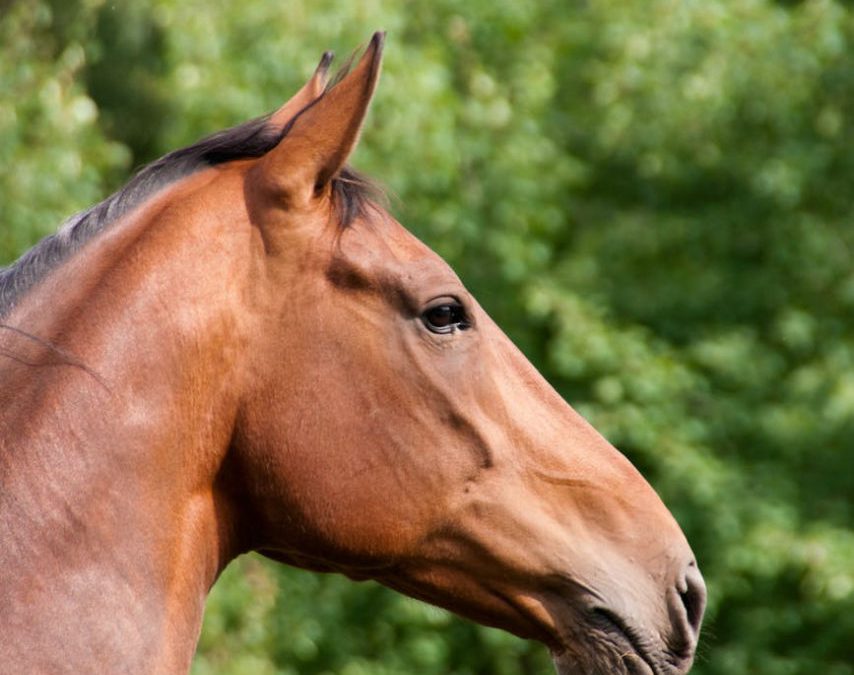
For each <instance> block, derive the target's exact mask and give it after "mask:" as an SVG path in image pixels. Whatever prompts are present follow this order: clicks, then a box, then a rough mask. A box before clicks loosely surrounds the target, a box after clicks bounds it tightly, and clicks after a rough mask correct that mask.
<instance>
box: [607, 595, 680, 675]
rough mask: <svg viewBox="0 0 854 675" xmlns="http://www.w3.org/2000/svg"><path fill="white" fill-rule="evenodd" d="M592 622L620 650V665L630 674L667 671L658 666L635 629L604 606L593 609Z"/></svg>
mask: <svg viewBox="0 0 854 675" xmlns="http://www.w3.org/2000/svg"><path fill="white" fill-rule="evenodd" d="M593 617H594V624H595V625H596V627H597V628H598V629H599V630H601V631H603V632H604V633H605V634H606V635H607V636H608V639H609V641H612V642H615V643H616V644H615V646H617V647H618V648H619V650H620V654H619V658H620V661H621V662H622V663H621V665H622V666H623V667H624V668H625V671H626V672H627V673H629V674H630V675H665V673H669V671H665V670H664V669H662V668H660V667H659V666H658V665H657V664H656V663H655V661H654V660H653V659H652V657H651V656H650V653H649V649H648V648H647V647H646V646H645V645H644V642H645V641H644V640H643V639H642V638H641V637H640V635H639V634H638V632H637V631H636V630H633V629H632V628H631V626H629V625H628V624H627V623H626V622H625V621H623V619H622V618H621V617H620V616H619V615H618V614H615V613H614V612H612V611H611V610H609V609H605V608H604V607H597V608H596V609H594V610H593Z"/></svg>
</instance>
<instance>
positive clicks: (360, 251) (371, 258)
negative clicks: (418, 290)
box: [334, 208, 462, 289]
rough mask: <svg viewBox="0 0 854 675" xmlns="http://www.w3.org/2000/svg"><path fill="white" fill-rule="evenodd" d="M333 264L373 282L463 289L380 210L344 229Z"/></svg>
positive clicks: (421, 245)
mask: <svg viewBox="0 0 854 675" xmlns="http://www.w3.org/2000/svg"><path fill="white" fill-rule="evenodd" d="M334 264H337V265H341V266H343V267H346V268H350V269H353V270H354V271H355V270H358V271H359V274H360V276H364V277H370V278H372V279H373V280H374V281H376V282H382V281H384V280H385V281H391V280H394V281H396V282H407V283H413V284H419V283H423V284H430V285H434V284H441V285H443V286H449V287H459V288H460V289H462V282H461V281H460V279H459V277H458V276H457V275H456V273H455V272H454V271H453V270H452V269H451V267H450V266H449V265H448V264H447V263H446V262H445V261H444V260H442V258H441V257H440V256H439V255H438V254H437V253H435V252H434V251H433V250H432V249H430V248H429V247H428V246H427V245H426V244H424V243H423V242H422V241H420V240H419V239H418V238H417V237H416V236H415V235H413V234H412V233H411V232H409V231H408V230H407V229H406V228H405V227H403V225H401V224H400V223H399V222H398V221H397V220H395V219H394V217H392V216H391V215H390V214H389V213H388V212H386V211H385V210H384V209H381V208H371V209H369V210H368V212H367V213H366V214H365V215H364V216H362V217H359V218H357V219H355V220H354V221H353V223H352V224H351V225H350V226H349V227H347V228H346V229H344V230H343V231H342V232H341V233H340V235H339V240H338V245H337V246H336V252H335V255H334Z"/></svg>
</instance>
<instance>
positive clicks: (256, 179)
mask: <svg viewBox="0 0 854 675" xmlns="http://www.w3.org/2000/svg"><path fill="white" fill-rule="evenodd" d="M383 41H384V34H382V33H377V34H375V35H374V36H373V38H372V40H371V41H370V43H369V46H368V47H367V48H366V50H365V51H364V53H363V55H362V56H361V57H360V58H359V59H358V61H357V62H356V64H355V65H352V67H349V68H345V71H344V75H343V76H341V77H338V78H333V79H332V83H331V84H330V78H329V64H330V61H331V54H330V53H326V54H324V55H323V58H322V59H321V61H320V64H319V66H318V67H317V69H316V71H315V72H314V74H313V76H312V77H311V78H310V79H309V80H308V82H307V83H306V84H305V85H304V86H303V87H302V89H300V90H299V91H298V92H297V94H296V95H295V96H294V97H293V98H292V99H291V100H289V101H288V102H287V103H285V104H284V105H283V106H282V107H281V108H279V109H278V110H276V111H275V112H274V113H272V114H269V115H267V116H265V117H262V118H259V119H256V120H253V121H251V122H247V123H245V124H243V125H241V126H238V127H235V128H233V129H230V130H226V131H223V132H220V133H217V134H215V135H213V136H211V137H208V138H206V139H204V140H202V141H200V142H198V143H196V144H194V145H191V146H189V147H187V148H184V149H181V150H177V151H175V152H172V153H170V154H168V155H166V156H165V157H163V158H162V159H160V160H158V161H156V162H154V163H153V164H151V165H149V166H147V167H145V168H144V169H143V170H141V171H140V172H139V173H138V174H137V175H136V176H135V177H134V178H133V179H131V181H130V182H129V183H128V184H127V185H126V186H125V187H123V188H122V189H120V190H119V191H118V192H117V193H115V194H114V195H112V196H111V197H109V198H107V199H106V200H104V201H103V202H101V203H99V204H97V205H95V206H94V207H92V208H90V209H89V210H87V211H85V212H82V213H80V214H78V215H76V216H73V217H72V218H71V219H69V220H68V221H66V223H65V224H63V225H62V226H61V227H60V229H59V230H58V231H57V232H56V233H55V234H53V235H51V236H49V237H47V238H46V239H44V240H43V241H42V242H40V243H39V244H37V245H36V246H35V247H34V248H33V249H32V250H30V251H29V252H28V253H26V254H25V255H24V256H23V257H22V258H20V259H19V260H18V261H17V262H16V263H14V264H12V265H11V266H9V267H8V268H6V269H4V270H2V274H0V383H2V384H0V663H2V669H3V670H4V671H5V672H15V673H24V672H28V673H29V672H39V673H41V672H44V673H80V672H126V673H140V672H146V673H178V672H186V671H187V670H188V668H189V666H190V663H191V660H192V657H193V653H194V650H195V645H196V642H197V639H198V635H199V631H200V626H201V622H202V615H203V612H204V605H205V598H206V596H207V594H208V592H209V590H210V588H211V587H212V585H213V584H214V582H215V581H216V579H217V577H218V575H219V574H220V573H221V572H222V570H223V569H224V568H225V566H226V565H228V563H229V561H231V560H233V559H234V558H235V557H237V556H239V555H241V554H243V553H246V552H249V551H257V552H260V553H261V554H263V555H264V556H267V557H269V558H271V559H274V560H276V561H280V562H282V563H286V564H289V565H295V566H298V567H301V568H306V569H309V570H316V571H321V572H338V573H342V574H344V575H347V576H349V577H351V578H353V579H356V580H361V579H374V580H377V581H378V582H379V583H381V584H384V585H386V586H388V587H390V588H392V589H396V590H397V591H400V592H402V593H404V594H407V595H409V596H412V597H414V598H418V599H420V600H423V601H426V602H428V603H433V604H435V605H438V606H441V607H444V608H447V609H449V610H450V611H452V612H455V613H457V614H459V615H461V616H463V617H467V618H469V619H471V620H474V621H476V622H480V623H482V624H486V625H490V626H496V627H499V628H503V629H505V630H507V631H509V632H511V633H514V634H516V635H518V636H521V637H523V638H529V639H533V640H537V641H539V642H541V643H543V644H544V645H545V646H546V647H547V648H548V649H549V650H551V654H552V656H553V660H554V663H555V666H556V669H557V672H558V673H560V674H561V675H569V674H570V673H572V674H576V673H647V674H655V675H675V674H677V673H685V672H687V671H688V670H689V668H690V667H691V663H692V660H693V657H694V652H695V648H696V644H697V640H698V635H699V630H700V625H701V620H702V615H703V611H704V605H705V597H706V592H705V586H704V582H703V578H702V575H701V574H700V571H699V568H698V565H697V562H696V560H695V557H694V555H693V553H692V551H691V548H690V546H689V544H688V542H687V540H686V538H685V536H684V534H683V533H682V531H681V529H680V528H679V525H678V524H677V523H676V521H675V519H674V518H673V516H672V515H671V513H670V512H669V511H668V510H667V508H666V507H665V506H664V504H663V502H662V501H661V499H660V498H659V497H658V495H657V494H656V492H655V491H654V490H653V488H652V487H651V486H650V485H649V484H648V483H647V482H646V481H645V480H644V478H643V477H642V476H641V475H640V473H639V472H638V471H637V470H636V469H635V468H634V466H633V465H632V464H631V463H630V462H629V461H628V460H627V459H626V458H625V457H624V456H623V455H621V454H620V453H619V452H618V451H617V450H616V449H615V448H614V447H613V446H612V445H610V444H609V443H608V442H607V441H606V440H605V439H604V438H603V437H602V436H601V435H600V434H599V433H598V432H597V431H595V430H594V429H593V428H592V427H591V426H590V425H589V424H588V423H587V422H586V421H585V420H584V419H582V417H581V416H580V415H579V414H577V413H576V412H575V411H574V410H573V409H572V408H571V407H570V406H569V405H568V404H567V403H566V402H565V401H564V400H563V399H562V398H561V397H560V395H558V393H557V392H556V391H555V390H554V389H553V388H552V387H551V386H550V385H549V384H548V383H547V382H546V380H545V379H544V378H543V377H542V376H541V375H540V374H539V373H538V372H537V371H536V370H535V368H534V367H533V366H532V365H531V364H530V363H529V362H528V360H527V359H526V358H525V356H524V355H523V354H522V353H521V352H520V351H519V350H518V349H517V348H516V347H515V346H514V345H513V343H512V342H511V341H510V339H509V338H508V337H506V336H505V334H504V333H503V332H502V331H501V330H500V329H499V328H498V326H497V325H496V324H495V323H494V322H493V321H492V320H491V319H490V317H489V316H488V315H487V314H486V312H485V311H484V310H483V309H482V308H481V307H480V305H478V303H477V302H476V301H475V299H474V298H473V297H472V296H471V295H470V294H469V292H468V291H467V290H466V289H465V287H464V286H463V284H462V283H461V281H460V279H459V278H458V277H457V275H456V274H455V273H454V272H453V271H452V270H451V268H450V267H449V266H448V265H447V264H446V263H445V262H444V261H443V260H442V259H441V258H440V257H439V256H438V255H436V254H435V253H434V252H433V251H431V250H430V249H429V248H428V247H427V246H426V245H424V244H423V243H421V242H420V241H419V240H418V239H416V238H415V236H413V235H412V234H410V233H409V232H408V231H407V230H406V229H404V227H403V226H402V225H401V224H400V223H398V222H397V221H396V220H395V219H394V218H393V217H392V216H391V215H390V213H389V212H388V210H387V208H386V206H384V202H383V200H382V199H381V198H380V197H379V196H378V195H377V194H376V192H375V191H374V190H373V189H372V187H371V186H372V183H371V182H370V181H369V180H368V179H366V178H364V177H363V176H362V175H361V174H359V173H357V172H356V171H355V170H353V169H351V168H350V167H349V165H348V164H347V160H348V157H349V156H350V154H351V153H352V151H353V149H354V147H355V146H356V143H357V141H358V138H359V136H360V131H361V129H362V125H363V121H364V119H365V116H366V112H367V110H368V106H369V103H370V101H371V99H372V97H373V94H374V90H375V87H376V84H377V81H378V77H379V72H380V63H381V58H382V48H383Z"/></svg>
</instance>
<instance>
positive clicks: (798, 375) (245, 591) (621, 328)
mask: <svg viewBox="0 0 854 675" xmlns="http://www.w3.org/2000/svg"><path fill="white" fill-rule="evenodd" d="M378 28H384V29H386V30H387V31H388V33H389V36H388V42H387V48H386V59H385V69H384V73H383V78H382V81H381V84H380V88H379V91H378V95H377V97H376V99H375V103H374V106H373V109H372V112H371V114H370V117H369V120H368V124H367V128H366V130H365V133H364V136H363V140H362V145H361V147H360V149H359V151H358V152H357V154H356V156H355V159H354V164H355V166H356V167H357V168H360V169H362V170H364V171H366V172H368V173H370V174H372V175H373V176H375V177H377V178H379V179H380V180H382V181H384V182H385V183H386V185H387V186H388V188H389V191H390V193H391V194H392V195H394V197H393V202H392V209H393V211H394V212H395V214H396V215H397V216H398V218H399V219H400V220H401V221H402V222H403V223H404V224H406V225H407V226H408V227H409V228H410V229H412V230H413V231H414V232H415V233H416V234H417V235H418V236H420V237H421V238H422V239H424V240H425V241H426V242H427V243H428V244H429V245H430V246H432V247H433V248H434V249H436V250H437V251H438V252H439V253H441V254H442V255H443V256H444V257H445V258H447V259H448V261H449V262H450V263H451V264H452V265H453V266H454V268H455V269H456V270H457V271H458V272H459V273H460V275H461V277H462V278H463V280H464V281H465V282H466V283H467V285H468V286H469V288H470V289H471V290H472V291H473V292H474V294H475V295H476V296H477V297H478V298H479V299H480V300H481V302H482V304H483V305H484V306H485V307H486V309H487V310H488V311H489V312H490V313H491V314H492V315H493V316H494V317H495V318H496V319H497V321H498V323H499V324H500V325H502V326H503V327H504V329H505V330H506V331H507V332H508V333H509V335H510V336H511V337H512V338H513V340H515V341H516V343H517V344H518V345H520V347H521V348H522V349H523V350H524V351H525V353H526V354H527V355H528V356H529V357H530V358H531V359H532V360H533V361H534V363H535V364H536V365H537V366H538V367H539V368H540V369H541V370H542V371H543V372H544V374H545V375H546V377H547V378H548V379H549V380H550V381H551V382H552V383H553V384H554V385H555V386H556V387H557V388H558V390H559V391H560V392H561V393H562V394H563V396H564V397H565V398H566V399H567V400H569V401H570V402H571V403H573V404H574V405H575V406H576V407H577V408H578V409H579V410H580V411H581V412H582V413H583V414H584V415H585V416H587V417H588V418H589V419H590V420H591V421H592V422H593V424H594V425H595V426H597V427H598V428H599V429H600V430H601V431H602V432H603V433H604V434H605V435H606V436H607V437H608V438H609V439H610V440H611V441H612V442H613V443H614V444H615V445H617V446H618V447H619V448H620V449H621V450H623V451H624V452H625V453H626V454H627V455H628V456H629V457H630V459H631V460H632V461H633V462H634V463H635V464H636V465H637V466H638V467H639V468H640V469H641V470H642V471H643V473H644V474H645V475H646V477H647V478H648V479H649V480H650V482H651V483H652V484H653V485H654V487H655V488H656V489H657V490H658V491H659V492H660V494H661V495H662V497H663V498H664V501H665V502H666V503H667V504H668V506H669V507H670V508H671V509H672V510H673V511H674V513H675V515H676V517H677V519H678V520H679V522H680V523H681V524H682V526H683V528H684V529H685V531H686V533H687V535H688V538H689V540H690V541H691V543H692V545H693V547H694V550H695V551H696V553H697V556H698V558H699V561H700V564H701V567H702V569H703V571H704V573H705V575H706V579H707V581H708V584H709V596H710V605H709V610H708V614H707V617H708V618H707V620H706V624H705V628H704V632H703V638H702V644H701V647H700V652H699V656H698V661H697V666H696V670H695V672H696V673H698V674H703V675H711V674H716V675H717V674H721V675H723V674H726V675H739V674H747V673H750V674H763V675H764V674H768V675H771V674H774V675H788V674H796V673H809V674H815V673H821V674H827V675H845V674H851V673H854V531H852V515H854V513H853V512H854V505H852V500H854V448H852V445H854V341H852V337H854V265H852V253H853V252H854V222H852V194H854V144H852V143H854V116H852V115H854V9H852V7H851V4H849V3H841V2H832V1H826V0H812V1H807V2H796V1H782V0H781V1H778V2H771V1H770V0H739V1H732V2H721V1H718V0H696V1H688V0H684V1H677V0H643V1H641V0H638V1H627V0H611V1H609V0H589V1H587V2H573V1H571V0H539V1H537V2H534V1H531V0H527V1H523V0H513V1H510V0H467V1H466V2H458V1H453V2H452V1H450V0H429V1H427V0H424V1H423V2H418V1H415V0H386V1H382V2H381V1H380V0H375V1H370V0H365V1H364V2H355V1H353V2H346V3H345V2H331V1H329V0H312V1H311V2H309V1H307V0H306V1H302V0H288V1H287V2H272V1H250V0H245V1H243V2H226V1H224V0H204V1H202V0H150V1H147V2H142V1H134V0H124V1H122V2H108V1H106V0H18V1H16V0H11V1H10V0H0V264H6V263H8V262H10V261H11V260H13V259H14V258H15V257H16V256H18V255H20V254H21V253H22V252H23V251H24V250H25V249H26V248H28V247H29V246H31V245H32V244H34V243H35V242H36V241H37V240H38V239H39V238H41V237H42V236H44V235H45V234H47V233H50V232H52V231H54V230H55V229H56V227H57V225H58V224H59V223H60V222H61V221H62V220H63V219H64V218H66V217H67V216H68V215H70V214H71V213H73V212H75V211H77V210H80V209H82V208H84V207H86V206H88V205H90V204H92V203H94V202H96V201H98V200H100V199H102V198H103V197H105V196H106V195H108V194H109V193H110V192H111V191H113V190H114V189H116V188H117V187H118V186H119V185H121V184H122V182H123V181H125V180H126V179H127V178H128V176H129V175H130V174H131V173H132V172H133V171H134V170H135V169H137V168H139V167H140V166H141V165H143V164H144V163H146V162H148V161H150V160H152V159H154V158H156V157H157V156H158V155H160V154H163V153H165V152H167V151H169V150H171V149H174V148H177V147H180V146H183V145H187V144H189V143H191V142H193V141H195V140H197V139H198V138H199V137H201V136H203V135H206V134H209V133H211V132H214V131H217V130H219V129H221V128H224V127H226V126H230V125H232V124H236V123H238V122H241V121H243V120H245V119H248V118H250V117H254V116H257V115H260V114H262V113H265V112H268V111H270V110H272V109H274V108H276V107H277V106H278V105H279V104H280V103H281V102H283V101H284V100H286V99H287V98H288V97H290V95H291V94H292V93H293V92H294V91H295V90H296V89H297V87H299V86H300V85H301V84H302V82H303V81H304V80H305V79H306V78H307V77H308V76H309V75H310V74H311V72H312V70H313V69H314V67H315V65H316V64H317V61H318V60H319V58H320V55H321V53H322V51H323V50H325V49H334V50H335V51H336V52H337V54H338V55H339V59H340V58H341V57H346V56H347V55H348V54H349V53H350V52H351V51H352V50H353V49H354V48H355V47H356V46H357V45H359V44H363V43H364V42H365V41H366V40H367V39H368V38H369V37H370V35H371V33H372V32H373V31H374V30H375V29H378ZM193 672H194V674H195V675H209V674H211V675H212V674H214V673H217V674H219V673H234V674H238V675H241V674H247V675H248V674H256V673H257V674H261V675H265V674H268V673H269V674H272V673H282V674H288V675H290V674H297V673H299V674H302V675H320V674H323V675H332V674H334V675H391V674H417V675H444V674H448V673H453V674H454V675H474V674H481V675H522V674H525V675H533V674H537V675H539V674H542V675H545V674H546V673H550V672H551V666H550V662H549V659H548V655H547V654H546V653H545V650H544V649H542V648H541V647H539V646H537V645H534V644H532V643H527V642H523V641H521V640H517V639H515V638H512V637H510V636H508V635H505V634H503V633H501V632H498V631H494V630H490V629H485V628H481V627H476V626H474V625H473V624H470V623H467V622H464V621H461V620H459V619H456V618H454V617H452V616H451V615H449V614H447V613H445V612H443V611H440V610H437V609H433V608H431V607H428V606H426V605H423V604H420V603H417V602H415V601H412V600H409V599H406V598H403V597H402V596H399V595H397V594H394V593H392V592H391V591H387V590H385V589H383V588H381V587H379V586H377V585H375V584H371V583H360V584H355V583H352V582H349V581H347V580H346V579H343V578H340V577H336V576H321V575H313V574H308V573H305V572H300V571H296V570H292V569H287V568H285V567H280V566H275V565H273V564H270V563H267V562H265V561H264V560H262V559H261V558H258V557H251V556H250V557H246V558H243V559H241V560H240V561H238V562H237V563H235V564H233V565H232V566H231V567H229V569H228V570H227V571H226V573H225V575H224V576H223V578H222V580H221V581H220V582H219V584H218V585H217V586H216V588H215V590H214V592H213V594H212V596H211V598H210V601H209V603H208V612H207V616H206V621H205V625H204V631H203V634H202V638H201V643H200V646H199V651H198V655H197V657H196V660H195V663H194V666H193Z"/></svg>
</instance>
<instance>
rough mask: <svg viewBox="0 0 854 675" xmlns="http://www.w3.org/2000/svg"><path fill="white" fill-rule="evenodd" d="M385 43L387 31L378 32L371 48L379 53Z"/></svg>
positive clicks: (372, 39)
mask: <svg viewBox="0 0 854 675" xmlns="http://www.w3.org/2000/svg"><path fill="white" fill-rule="evenodd" d="M384 42H385V31H384V30H378V31H377V32H376V33H374V35H373V37H372V38H371V48H372V49H374V50H375V51H378V50H380V49H382V47H383V43H384Z"/></svg>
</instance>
